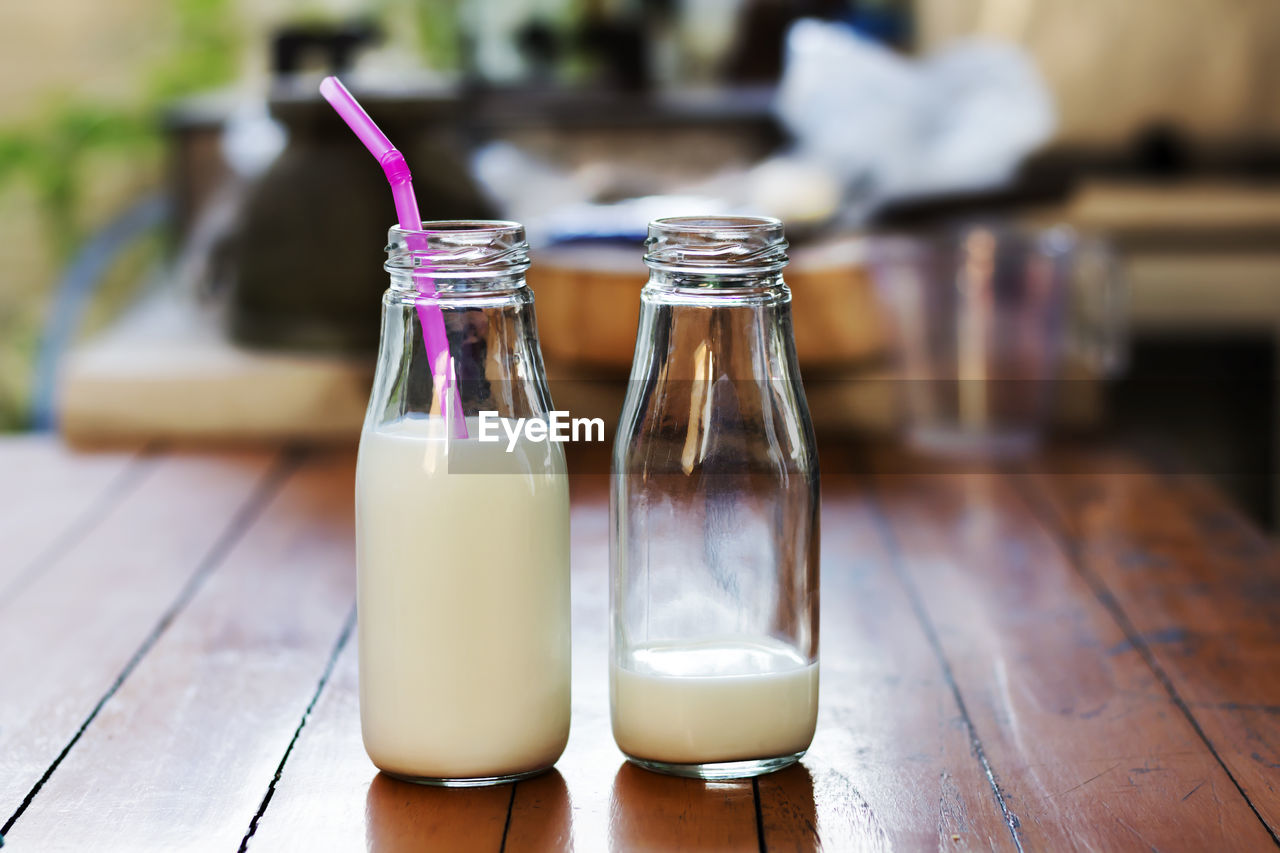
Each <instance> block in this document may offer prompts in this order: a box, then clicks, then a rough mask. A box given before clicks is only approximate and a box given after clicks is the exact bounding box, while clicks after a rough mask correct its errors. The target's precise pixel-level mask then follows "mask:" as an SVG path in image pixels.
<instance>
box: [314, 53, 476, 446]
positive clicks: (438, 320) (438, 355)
mask: <svg viewBox="0 0 1280 853" xmlns="http://www.w3.org/2000/svg"><path fill="white" fill-rule="evenodd" d="M320 94H321V95H323V96H324V99H325V100H326V101H328V102H329V104H330V105H331V106H332V107H333V108H334V110H336V111H337V113H338V115H339V116H341V117H342V120H343V121H345V122H346V123H347V126H348V127H350V128H351V129H352V130H353V131H355V134H356V136H357V137H359V139H360V141H361V142H363V143H364V147H365V148H368V149H369V153H370V154H372V155H373V156H374V157H375V158H377V160H378V164H379V165H381V166H382V171H383V172H385V173H386V176H387V183H389V184H391V197H392V198H393V199H394V200H395V203H396V217H397V218H398V219H399V220H400V228H401V230H403V231H421V230H422V216H421V215H420V214H419V213H418V199H417V198H416V197H415V196H414V194H413V176H412V175H411V174H409V165H408V164H407V163H406V162H405V160H404V155H403V154H401V153H400V152H399V151H397V150H396V149H395V148H394V147H393V146H392V145H391V140H389V139H387V135H386V134H385V133H383V132H382V131H381V130H379V129H378V126H377V125H376V124H374V123H373V119H371V118H369V114H368V113H367V112H365V111H364V107H362V106H360V103H359V102H358V101H357V100H356V99H355V98H354V97H353V96H352V94H351V93H350V92H348V91H347V87H346V86H343V85H342V81H341V80H339V79H338V78H337V77H326V78H324V80H322V81H320ZM413 281H414V284H415V285H416V286H417V288H418V292H419V293H420V294H422V295H423V296H425V297H428V299H425V300H421V299H420V300H418V306H417V307H418V321H419V322H420V323H421V324H422V342H423V344H425V346H426V349H427V358H428V360H429V361H430V364H431V375H432V381H433V384H434V385H435V387H436V388H439V389H441V392H442V394H445V395H447V396H448V397H449V398H450V400H451V402H452V405H451V407H450V408H451V412H452V415H453V417H452V418H450V420H452V422H453V435H454V437H455V438H466V437H467V422H466V419H465V418H464V417H463V414H462V400H461V398H460V395H459V393H458V388H457V382H456V378H455V377H454V375H453V358H452V357H451V356H450V355H449V339H448V337H447V336H446V334H445V328H444V315H443V314H442V313H441V312H440V306H439V305H437V304H435V303H434V302H432V301H429V300H430V299H432V298H434V297H435V295H436V288H435V283H434V282H433V281H432V280H431V277H430V276H428V275H425V274H422V273H418V272H416V271H415V272H414V274H413ZM442 399H443V397H442Z"/></svg>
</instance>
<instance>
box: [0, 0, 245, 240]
mask: <svg viewBox="0 0 1280 853" xmlns="http://www.w3.org/2000/svg"><path fill="white" fill-rule="evenodd" d="M172 8H173V10H174V14H175V15H176V23H177V38H176V40H175V42H174V44H173V48H172V50H171V51H170V52H169V53H168V55H167V56H166V57H165V59H164V60H162V61H161V62H160V63H159V64H158V65H157V66H156V67H155V68H153V69H151V70H150V71H148V72H147V73H146V75H145V77H146V83H145V89H144V91H143V93H142V97H141V98H140V100H139V101H138V102H137V103H131V104H103V103H100V102H98V101H91V100H87V99H84V98H82V97H77V96H61V97H55V98H53V99H52V101H51V103H50V105H49V106H48V107H47V108H46V109H45V110H44V111H43V112H42V113H41V114H40V115H37V116H34V117H32V118H30V119H28V120H27V121H24V122H21V123H18V124H15V125H12V126H8V127H3V128H0V190H3V189H5V187H6V186H8V185H9V183H10V182H13V181H19V180H23V181H26V182H27V183H28V184H29V185H30V187H31V188H32V190H33V191H34V193H35V196H36V200H37V204H38V205H39V210H40V216H41V218H42V220H43V227H44V232H45V236H46V239H47V240H48V241H49V246H50V248H51V250H52V251H53V253H54V256H55V257H56V258H58V259H59V260H65V259H66V258H67V256H68V255H70V253H71V252H72V251H74V250H75V248H76V246H78V245H79V244H80V242H81V241H82V240H83V238H84V229H85V227H86V223H84V222H83V221H82V215H83V214H82V207H83V205H82V200H83V191H84V177H85V176H84V174H83V172H84V168H83V167H84V163H85V162H86V160H87V159H88V158H89V157H91V156H92V155H94V154H97V153H100V152H118V153H120V154H123V155H125V156H127V157H129V158H130V159H131V160H135V161H136V160H137V158H140V157H141V158H145V161H146V162H154V160H155V158H156V157H157V156H158V154H159V150H160V147H159V140H158V133H157V128H158V122H157V116H158V114H159V110H160V109H161V107H162V106H163V105H164V104H165V103H166V102H168V101H169V100H171V99H172V98H174V97H178V96H180V95H184V94H187V93H190V92H193V91H196V90H199V89H204V88H208V87H210V86H216V85H219V84H222V83H226V82H228V81H230V80H231V79H232V78H233V77H234V76H235V72H236V69H237V66H238V64H239V49H240V45H239V34H238V32H237V31H236V28H235V26H234V22H233V18H232V12H231V0H175V2H174V3H173V4H172Z"/></svg>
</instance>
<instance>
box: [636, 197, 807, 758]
mask: <svg viewBox="0 0 1280 853" xmlns="http://www.w3.org/2000/svg"><path fill="white" fill-rule="evenodd" d="M645 245H646V249H647V253H646V255H645V263H646V264H648V266H649V268H650V270H651V275H650V279H649V283H648V284H647V285H646V286H645V288H644V291H643V293H642V296H641V314H640V326H639V334H638V336H637V340H636V351H635V360H634V362H633V364H632V368H631V381H630V386H629V388H628V391H627V398H626V402H625V404H624V406H623V412H622V418H621V421H620V423H619V427H618V434H617V438H616V442H615V445H614V454H613V474H614V476H613V487H612V494H611V501H610V510H611V515H612V525H611V534H612V536H611V551H612V587H611V602H610V604H611V607H610V609H611V613H612V621H613V634H612V644H611V666H610V696H611V706H612V718H613V736H614V739H615V740H616V741H617V743H618V746H619V747H620V748H621V749H622V751H623V753H625V754H626V756H627V757H628V758H629V759H630V760H631V761H633V762H634V763H636V764H639V765H641V766H643V767H647V768H649V769H652V770H658V771H662V772H666V773H673V774H677V775H683V776H695V777H701V778H704V779H727V778H735V777H742V776H753V775H757V774H760V773H767V772H769V771H772V770H776V769H779V768H781V767H785V766H786V765H788V764H790V763H792V762H794V761H796V760H798V759H799V758H800V756H801V755H802V754H803V753H804V752H805V750H806V749H808V747H809V743H810V741H811V740H812V738H813V733H814V726H815V723H816V720H817V711H818V459H817V453H816V450H815V446H814V435H813V427H812V424H811V423H810V420H809V412H808V407H807V404H806V402H805V397H804V390H803V387H802V386H801V382H800V373H799V369H798V367H797V363H796V355H795V342H794V339H793V336H792V331H791V313H790V312H791V307H790V306H791V294H790V292H789V291H788V289H787V287H786V285H785V284H784V283H783V280H782V268H783V267H784V266H785V265H786V263H787V256H786V248H787V243H786V241H785V240H784V239H783V234H782V223H780V222H778V221H777V220H774V219H758V218H749V217H708V218H674V219H660V220H657V221H655V222H653V223H652V224H651V225H650V226H649V239H648V241H647V242H646V244H645Z"/></svg>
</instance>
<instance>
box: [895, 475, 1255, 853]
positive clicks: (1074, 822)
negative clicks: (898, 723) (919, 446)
mask: <svg viewBox="0 0 1280 853" xmlns="http://www.w3.org/2000/svg"><path fill="white" fill-rule="evenodd" d="M876 482H877V492H878V497H879V499H880V502H881V505H882V508H883V515H884V519H885V532H886V534H887V536H888V538H889V541H890V543H891V547H892V548H893V550H894V551H895V552H896V559H895V563H896V565H897V567H898V569H899V571H900V572H901V573H902V577H903V579H904V581H905V582H906V583H907V584H908V586H909V589H910V595H911V596H912V597H913V598H914V599H915V600H916V601H917V602H918V607H919V609H920V611H921V612H922V613H923V614H924V616H925V618H926V619H927V621H928V623H929V625H930V626H931V631H932V632H933V634H934V636H935V637H936V638H937V643H938V645H939V647H940V648H941V649H942V651H943V653H944V655H945V659H946V665H947V668H948V670H949V672H950V673H951V676H952V678H953V679H954V681H955V683H956V686H957V690H958V692H959V694H960V696H961V697H962V700H963V702H964V706H965V707H966V708H967V709H968V712H969V714H970V717H971V719H972V720H973V724H974V728H975V732H976V735H977V738H978V740H977V744H978V746H979V748H980V749H981V752H982V755H983V756H984V757H985V759H986V760H987V762H988V764H989V765H990V767H991V770H992V774H993V776H994V778H995V779H996V781H997V782H998V783H999V786H1000V790H1001V792H1002V796H1003V799H1004V801H1005V802H1006V804H1007V805H1008V807H1009V809H1010V810H1011V811H1012V812H1013V813H1014V814H1015V815H1016V816H1017V817H1018V819H1019V829H1018V836H1019V839H1020V841H1021V842H1022V843H1023V844H1024V845H1025V846H1026V847H1028V848H1032V849H1075V848H1086V849H1118V848H1125V847H1142V848H1146V847H1151V848H1157V849H1219V850H1245V849H1258V848H1260V847H1266V846H1269V845H1270V844H1271V839H1270V837H1269V836H1268V834H1267V832H1266V830H1265V828H1264V827H1263V826H1262V825H1261V824H1260V823H1259V822H1258V821H1257V819H1256V818H1255V817H1254V815H1253V814H1252V813H1251V811H1250V808H1249V805H1248V803H1247V802H1246V801H1245V799H1244V798H1243V797H1242V796H1240V794H1239V793H1238V792H1237V791H1235V790H1234V788H1233V786H1232V784H1231V781H1230V779H1229V778H1228V777H1227V775H1226V773H1225V772H1224V771H1223V769H1222V767H1221V766H1220V765H1219V764H1218V762H1217V761H1216V760H1215V759H1214V757H1213V755H1212V754H1211V753H1210V751H1209V750H1208V749H1207V748H1206V747H1205V745H1204V744H1203V743H1202V742H1201V740H1200V738H1199V737H1198V736H1197V734H1196V732H1195V730H1194V728H1193V727H1192V726H1191V725H1190V724H1189V723H1188V721H1187V720H1186V719H1185V718H1184V717H1183V716H1182V715H1181V714H1180V713H1179V712H1178V709H1177V708H1176V707H1175V706H1174V704H1173V703H1172V702H1171V701H1170V700H1169V698H1168V696H1166V695H1164V694H1163V692H1162V691H1161V690H1160V689H1159V685H1158V683H1157V679H1156V676H1155V674H1154V673H1153V672H1152V671H1151V670H1150V668H1149V667H1148V666H1147V665H1146V664H1145V663H1144V662H1143V661H1142V660H1141V659H1139V658H1137V657H1135V656H1131V655H1124V654H1121V655H1113V654H1108V651H1109V650H1112V649H1116V648H1121V647H1123V645H1124V643H1125V641H1126V638H1125V635H1124V633H1123V631H1122V630H1121V628H1120V626H1119V625H1118V624H1117V623H1116V622H1115V620H1114V619H1113V618H1112V615H1111V614H1110V613H1109V612H1108V611H1107V610H1106V609H1105V608H1104V607H1103V606H1102V605H1101V604H1100V603H1099V602H1098V601H1097V600H1096V599H1095V598H1094V597H1093V594H1092V591H1091V590H1090V589H1089V588H1088V586H1087V584H1085V582H1084V581H1083V580H1082V579H1081V577H1080V575H1079V574H1078V573H1077V572H1076V571H1075V570H1074V569H1073V568H1072V567H1071V566H1070V564H1069V562H1068V560H1067V558H1066V557H1065V555H1064V554H1063V553H1062V551H1061V550H1060V549H1059V548H1058V547H1057V544H1056V543H1055V542H1054V540H1053V539H1052V538H1051V537H1050V535H1049V534H1048V533H1047V532H1046V531H1045V530H1044V529H1043V528H1042V527H1041V526H1040V524H1039V523H1038V522H1037V520H1036V518H1035V516H1034V515H1033V514H1032V513H1031V511H1030V510H1029V509H1028V507H1027V506H1026V504H1025V503H1024V502H1023V501H1022V500H1021V499H1020V498H1019V496H1018V495H1017V494H1016V493H1015V492H1014V491H1013V488H1012V486H1011V485H1010V483H1009V482H1008V481H1007V480H1004V479H1001V478H1000V477H998V476H996V475H992V474H984V473H970V474H963V475H945V474H933V475H901V476H885V475H882V476H879V477H877V478H876ZM1197 786H1203V788H1204V793H1207V794H1208V796H1203V797H1196V796H1190V797H1189V796H1188V795H1189V793H1190V792H1192V791H1193V790H1195V789H1196V788H1197Z"/></svg>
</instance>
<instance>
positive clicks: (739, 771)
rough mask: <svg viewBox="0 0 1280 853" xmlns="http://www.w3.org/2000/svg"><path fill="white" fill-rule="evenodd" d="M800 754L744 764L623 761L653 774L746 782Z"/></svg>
mask: <svg viewBox="0 0 1280 853" xmlns="http://www.w3.org/2000/svg"><path fill="white" fill-rule="evenodd" d="M804 753H805V751H804V750H801V751H800V752H797V753H795V754H793V755H782V756H779V757H777V758H751V759H747V760H745V761H718V762H708V763H704V764H673V763H671V762H667V761H651V760H649V759H647V758H637V757H635V756H634V755H628V756H627V760H628V761H630V762H631V763H632V764H634V765H636V766H637V767H643V768H644V769H645V770H652V771H653V772H655V773H664V774H666V775H668V776H683V777H685V778H688V779H703V780H705V781H708V782H716V781H721V780H725V779H749V778H751V777H752V776H763V775H764V774H766V773H773V772H774V771H776V770H781V769H783V768H784V767H790V766H791V765H792V764H795V763H796V762H797V761H799V760H800V759H801V758H802V757H803V756H804ZM624 755H625V753H624Z"/></svg>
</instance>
